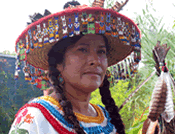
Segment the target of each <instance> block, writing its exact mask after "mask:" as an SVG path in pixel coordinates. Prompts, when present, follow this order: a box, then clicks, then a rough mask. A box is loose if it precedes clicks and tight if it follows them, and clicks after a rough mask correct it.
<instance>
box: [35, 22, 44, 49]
mask: <svg viewBox="0 0 175 134" xmlns="http://www.w3.org/2000/svg"><path fill="white" fill-rule="evenodd" d="M36 26H37V33H36V38H37V40H38V46H35V48H36V47H39V48H41V47H43V33H42V31H41V26H40V24H39V25H36Z"/></svg>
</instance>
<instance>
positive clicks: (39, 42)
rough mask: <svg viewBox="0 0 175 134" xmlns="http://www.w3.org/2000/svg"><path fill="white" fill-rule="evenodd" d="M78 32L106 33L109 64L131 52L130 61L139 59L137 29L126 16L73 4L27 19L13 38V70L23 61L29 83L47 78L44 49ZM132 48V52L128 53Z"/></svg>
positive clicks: (120, 59) (99, 8)
mask: <svg viewBox="0 0 175 134" xmlns="http://www.w3.org/2000/svg"><path fill="white" fill-rule="evenodd" d="M80 34H84V35H86V34H102V35H104V36H106V37H107V39H108V45H109V46H110V50H109V52H108V55H107V58H108V65H109V66H112V65H115V64H117V63H119V62H120V61H122V60H124V59H126V58H127V57H128V56H130V55H131V54H132V55H133V56H132V57H133V59H134V60H133V61H134V62H133V63H136V64H138V62H139V61H140V59H141V56H140V55H141V52H140V49H141V45H140V31H139V29H138V27H137V25H136V24H135V23H134V22H133V21H132V20H131V19H129V18H128V17H126V16H124V15H122V14H120V13H118V12H116V11H114V10H112V9H104V8H102V7H88V6H85V5H83V6H77V7H76V8H67V9H65V10H63V11H61V12H58V13H55V14H50V15H48V16H45V17H42V18H40V19H39V20H37V21H35V22H33V23H31V24H30V25H28V26H27V28H26V29H25V30H24V31H23V32H22V33H21V35H20V36H19V37H18V39H17V40H16V52H17V61H16V72H15V77H16V78H17V77H18V72H19V69H20V64H21V61H24V68H23V71H24V74H25V78H26V80H28V81H30V82H32V83H33V84H38V83H37V82H38V81H39V82H40V83H41V82H42V80H43V79H45V80H47V78H46V76H45V72H44V70H48V67H49V65H48V56H47V54H48V52H49V50H50V49H51V47H52V46H53V45H54V44H55V43H56V42H58V41H59V40H60V39H62V38H64V39H66V38H68V37H69V38H71V37H73V36H77V35H80ZM132 52H134V53H132Z"/></svg>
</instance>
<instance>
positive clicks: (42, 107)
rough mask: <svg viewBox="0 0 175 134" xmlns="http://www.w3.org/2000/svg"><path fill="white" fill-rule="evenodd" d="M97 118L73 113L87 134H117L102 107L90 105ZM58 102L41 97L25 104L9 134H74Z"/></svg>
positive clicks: (47, 97)
mask: <svg viewBox="0 0 175 134" xmlns="http://www.w3.org/2000/svg"><path fill="white" fill-rule="evenodd" d="M91 106H92V107H93V108H94V109H95V110H96V111H97V114H98V115H97V117H91V116H85V115H82V114H79V113H75V115H76V116H77V119H78V121H79V122H80V126H81V127H82V128H83V130H84V132H85V133H87V134H117V130H116V129H115V127H114V125H113V124H111V123H110V120H111V118H110V117H109V114H108V112H107V111H106V110H105V108H104V107H102V106H100V105H94V104H91ZM63 115H64V112H63V111H62V108H61V106H60V104H59V102H58V101H57V100H56V99H54V98H53V97H50V96H42V97H38V98H35V99H34V100H32V101H30V102H28V103H27V104H25V105H24V106H23V107H22V108H20V110H19V111H18V113H17V114H16V118H15V120H14V122H13V124H12V126H11V129H10V131H9V134H76V132H75V130H74V129H73V125H71V124H69V123H68V122H67V121H66V120H65V119H64V117H63Z"/></svg>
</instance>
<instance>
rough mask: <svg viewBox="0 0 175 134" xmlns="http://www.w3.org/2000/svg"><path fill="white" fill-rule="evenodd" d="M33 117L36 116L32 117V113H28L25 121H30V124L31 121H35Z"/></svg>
mask: <svg viewBox="0 0 175 134" xmlns="http://www.w3.org/2000/svg"><path fill="white" fill-rule="evenodd" d="M33 118H34V117H32V116H31V114H28V115H26V118H25V119H24V122H26V123H29V124H30V123H31V122H32V123H33V121H32V120H33Z"/></svg>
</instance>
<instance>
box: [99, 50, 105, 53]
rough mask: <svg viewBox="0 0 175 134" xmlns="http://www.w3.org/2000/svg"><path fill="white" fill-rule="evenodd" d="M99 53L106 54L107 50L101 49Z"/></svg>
mask: <svg viewBox="0 0 175 134" xmlns="http://www.w3.org/2000/svg"><path fill="white" fill-rule="evenodd" d="M98 53H100V54H106V51H105V50H99V51H98Z"/></svg>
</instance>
